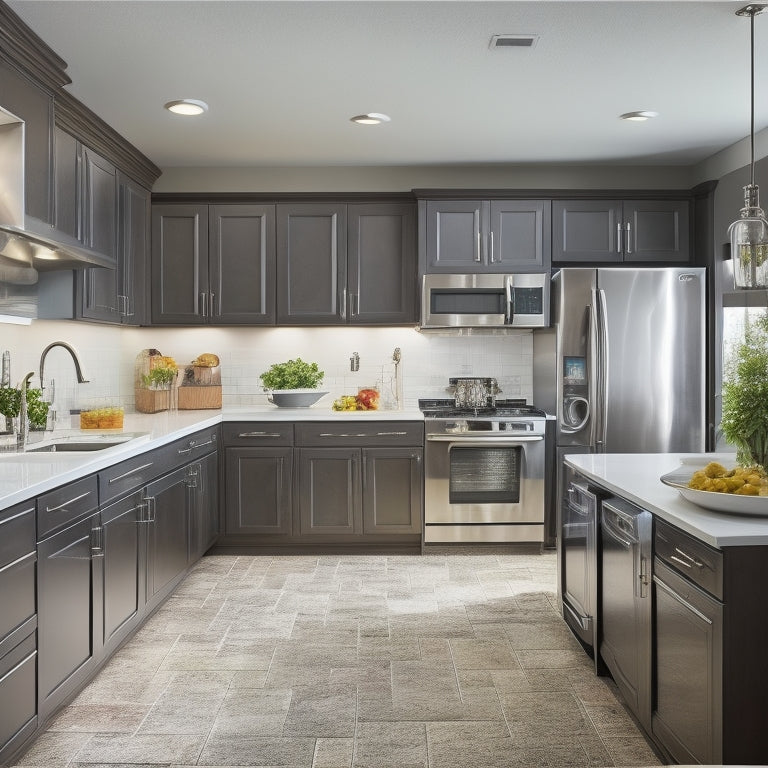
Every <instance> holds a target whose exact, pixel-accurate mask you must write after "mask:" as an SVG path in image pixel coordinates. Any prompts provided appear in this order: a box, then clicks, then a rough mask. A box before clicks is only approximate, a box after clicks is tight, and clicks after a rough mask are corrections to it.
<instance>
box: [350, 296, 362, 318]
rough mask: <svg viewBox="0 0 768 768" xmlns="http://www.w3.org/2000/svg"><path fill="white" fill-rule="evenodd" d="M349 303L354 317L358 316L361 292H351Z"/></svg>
mask: <svg viewBox="0 0 768 768" xmlns="http://www.w3.org/2000/svg"><path fill="white" fill-rule="evenodd" d="M349 305H350V312H351V313H352V317H356V316H357V315H359V314H360V294H359V293H350V294H349Z"/></svg>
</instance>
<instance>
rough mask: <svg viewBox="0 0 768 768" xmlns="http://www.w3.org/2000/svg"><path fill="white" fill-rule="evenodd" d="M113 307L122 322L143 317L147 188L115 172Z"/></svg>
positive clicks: (148, 211)
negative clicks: (115, 283)
mask: <svg viewBox="0 0 768 768" xmlns="http://www.w3.org/2000/svg"><path fill="white" fill-rule="evenodd" d="M117 181H118V241H117V268H118V270H119V272H118V295H117V308H118V314H119V316H120V321H121V322H122V323H124V324H125V325H141V324H143V323H144V322H145V321H146V319H147V293H148V291H149V285H148V280H147V275H148V272H149V269H148V267H149V264H148V262H149V253H150V216H151V203H150V199H151V198H150V191H149V190H148V189H146V188H145V187H142V186H141V185H140V184H138V183H136V182H135V181H133V180H132V179H129V178H128V177H127V176H123V175H122V174H120V173H118V177H117Z"/></svg>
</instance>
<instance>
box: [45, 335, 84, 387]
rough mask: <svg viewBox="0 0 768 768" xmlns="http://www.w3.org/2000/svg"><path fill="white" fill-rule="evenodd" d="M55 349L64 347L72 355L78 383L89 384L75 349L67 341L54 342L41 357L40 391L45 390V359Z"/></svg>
mask: <svg viewBox="0 0 768 768" xmlns="http://www.w3.org/2000/svg"><path fill="white" fill-rule="evenodd" d="M54 347H64V349H66V350H67V352H69V354H70V355H72V361H73V362H74V364H75V374H76V375H77V383H78V384H87V383H88V379H86V378H85V376H84V375H83V369H82V367H81V366H80V360H79V359H78V357H77V352H75V350H74V348H73V347H71V346H70V345H69V344H67V342H66V341H54V342H52V343H51V344H49V345H48V346H47V347H46V348H45V349H44V350H43V353H42V354H41V355H40V389H44V388H45V379H44V378H43V372H44V371H45V357H46V355H47V354H48V353H49V352H50V351H51V350H52V349H53V348H54Z"/></svg>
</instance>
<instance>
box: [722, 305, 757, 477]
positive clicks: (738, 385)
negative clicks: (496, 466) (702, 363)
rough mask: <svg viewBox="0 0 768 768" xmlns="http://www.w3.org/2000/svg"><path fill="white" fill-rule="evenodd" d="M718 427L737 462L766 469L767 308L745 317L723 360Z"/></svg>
mask: <svg viewBox="0 0 768 768" xmlns="http://www.w3.org/2000/svg"><path fill="white" fill-rule="evenodd" d="M720 427H721V429H722V432H723V436H724V437H725V439H726V440H727V441H728V442H729V443H731V444H732V445H734V446H735V447H736V457H737V460H738V462H739V463H740V464H742V465H743V466H751V465H755V464H757V465H759V466H761V467H763V469H768V312H766V313H763V314H761V315H760V316H759V317H757V318H751V319H748V320H747V323H746V326H745V329H744V338H743V339H742V340H741V341H740V342H739V343H738V344H737V345H736V347H735V348H734V349H733V350H732V352H731V355H730V356H729V357H728V358H727V360H726V365H725V370H724V376H723V418H722V422H721V425H720Z"/></svg>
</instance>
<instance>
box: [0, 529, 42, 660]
mask: <svg viewBox="0 0 768 768" xmlns="http://www.w3.org/2000/svg"><path fill="white" fill-rule="evenodd" d="M0 535H1V534H0ZM36 562H37V553H36V551H35V550H34V549H33V550H32V551H31V552H28V553H27V554H25V555H23V556H22V557H20V558H19V559H18V560H14V561H13V562H12V563H8V564H7V565H4V566H3V567H2V568H0V653H2V650H3V644H2V640H3V638H4V637H6V636H7V635H9V634H10V633H11V632H13V631H14V630H15V629H17V628H18V627H20V626H21V625H22V624H24V623H25V622H26V621H28V620H29V619H31V618H32V617H33V616H34V615H35V563H36Z"/></svg>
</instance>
